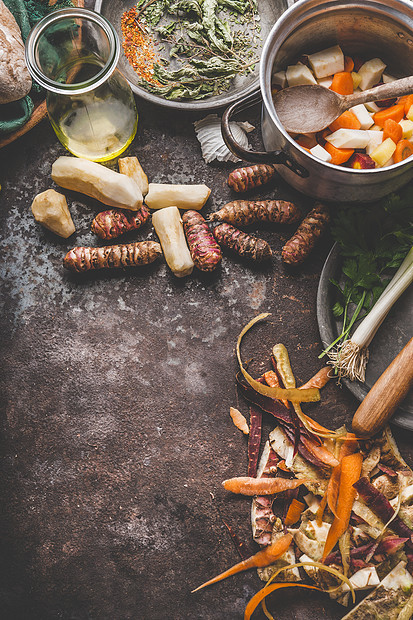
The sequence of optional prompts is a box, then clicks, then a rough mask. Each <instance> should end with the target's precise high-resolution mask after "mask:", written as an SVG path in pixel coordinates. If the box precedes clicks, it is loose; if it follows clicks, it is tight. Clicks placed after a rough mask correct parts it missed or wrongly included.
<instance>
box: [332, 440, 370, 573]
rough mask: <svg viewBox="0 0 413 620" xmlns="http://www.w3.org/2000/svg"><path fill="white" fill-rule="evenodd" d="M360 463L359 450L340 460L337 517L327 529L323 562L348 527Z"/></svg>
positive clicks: (361, 458)
mask: <svg viewBox="0 0 413 620" xmlns="http://www.w3.org/2000/svg"><path fill="white" fill-rule="evenodd" d="M362 463H363V455H362V454H361V453H360V452H356V453H355V454H348V455H347V456H344V457H343V460H342V461H341V467H340V470H341V471H340V485H339V490H338V498H337V508H336V512H337V517H335V518H334V521H333V523H332V525H331V527H330V529H329V532H328V535H327V540H326V544H325V546H324V552H323V557H322V562H324V560H325V559H326V557H327V556H328V554H329V553H330V552H331V551H332V549H333V548H334V547H335V545H336V543H337V542H338V540H339V538H340V536H341V535H342V534H344V532H345V531H346V529H347V528H348V524H349V521H350V515H351V510H352V508H353V502H354V498H355V497H356V490H355V489H354V487H353V484H355V483H356V482H357V480H358V479H359V478H360V473H361V466H362Z"/></svg>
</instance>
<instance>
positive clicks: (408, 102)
mask: <svg viewBox="0 0 413 620" xmlns="http://www.w3.org/2000/svg"><path fill="white" fill-rule="evenodd" d="M397 103H398V104H403V105H404V113H405V114H407V112H408V111H409V110H410V106H412V105H413V95H404V96H403V97H400V99H398V101H397Z"/></svg>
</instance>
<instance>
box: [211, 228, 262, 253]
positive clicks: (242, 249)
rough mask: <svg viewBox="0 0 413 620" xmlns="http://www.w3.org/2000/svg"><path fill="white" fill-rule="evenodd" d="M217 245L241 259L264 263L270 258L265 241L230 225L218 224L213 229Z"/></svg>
mask: <svg viewBox="0 0 413 620" xmlns="http://www.w3.org/2000/svg"><path fill="white" fill-rule="evenodd" d="M213 233H214V237H215V239H216V240H217V241H218V243H219V244H220V245H221V246H223V247H226V248H229V249H231V250H233V251H234V252H236V253H237V254H239V256H241V257H242V258H248V259H251V260H255V261H264V260H267V259H268V258H271V256H272V252H271V248H270V246H269V245H268V243H267V242H266V241H264V240H263V239H258V238H257V237H252V236H251V235H247V233H244V232H242V231H241V230H238V228H235V227H234V226H231V225H230V224H219V225H218V226H217V227H216V228H214V231H213Z"/></svg>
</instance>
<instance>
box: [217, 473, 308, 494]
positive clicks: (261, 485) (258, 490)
mask: <svg viewBox="0 0 413 620" xmlns="http://www.w3.org/2000/svg"><path fill="white" fill-rule="evenodd" d="M305 482H307V481H306V480H297V479H296V478H294V479H293V480H289V479H288V478H249V477H248V476H240V477H239V478H229V479H228V480H224V482H223V483H222V484H223V486H224V488H225V489H226V490H227V491H231V492H232V493H240V494H241V495H274V493H281V492H282V491H286V490H287V489H296V488H297V487H299V486H300V485H301V484H304V483H305Z"/></svg>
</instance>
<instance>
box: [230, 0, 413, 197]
mask: <svg viewBox="0 0 413 620" xmlns="http://www.w3.org/2000/svg"><path fill="white" fill-rule="evenodd" d="M337 44H339V45H340V47H341V48H342V50H343V52H344V53H345V54H348V55H350V56H351V55H358V56H361V57H364V58H366V60H368V59H370V58H375V57H378V58H381V59H382V60H383V61H384V62H385V63H386V64H387V69H386V71H387V72H388V73H389V74H391V75H394V76H395V77H403V76H405V75H413V3H412V2H411V1H410V0H364V1H363V2H354V1H351V0H301V1H300V2H297V4H294V5H293V6H292V7H290V8H289V9H288V10H287V11H286V12H285V13H284V14H283V15H282V16H281V18H280V19H279V20H278V21H277V22H276V23H275V25H274V27H273V28H272V30H271V32H270V34H269V35H268V38H267V41H266V43H265V46H264V49H263V52H262V56H261V66H260V89H259V91H256V92H255V93H253V94H252V95H250V96H249V97H248V98H246V99H243V100H241V101H239V102H237V103H235V104H233V105H231V106H230V107H229V108H227V109H226V110H225V112H224V115H223V118H222V134H223V138H224V140H225V142H226V144H227V146H228V147H229V148H230V150H231V151H232V152H233V153H234V154H235V155H237V156H238V157H240V158H241V159H243V160H245V161H249V162H256V163H271V164H274V165H275V167H276V169H277V171H278V173H279V174H280V175H281V176H282V177H283V178H284V179H285V180H286V181H287V182H288V183H289V184H290V185H292V186H293V187H295V188H296V189H298V190H299V191H301V192H303V193H304V194H307V195H309V196H312V197H314V198H317V199H319V200H327V201H328V200H331V201H335V202H337V201H339V202H360V201H365V202H369V201H372V200H377V199H378V198H381V197H382V196H385V195H387V194H389V193H390V192H392V191H395V190H397V189H399V188H400V187H401V186H402V185H405V184H406V183H408V182H409V181H410V180H411V179H412V178H413V157H410V158H409V159H407V160H406V161H403V162H400V163H398V164H393V165H392V166H388V167H385V168H377V169H375V170H353V169H351V168H344V167H341V166H334V165H332V164H329V163H325V162H323V161H321V160H320V159H317V158H316V157H314V156H313V155H311V154H310V153H308V152H307V151H305V150H304V149H303V148H301V147H300V146H299V145H298V144H297V143H296V142H295V141H294V140H293V139H292V138H291V137H290V136H289V135H288V133H287V132H286V131H285V130H284V129H283V127H282V125H281V124H280V122H279V120H278V117H277V114H276V112H275V108H274V104H273V100H272V96H271V74H272V73H273V72H275V71H281V70H282V69H285V68H286V67H287V65H289V64H294V63H296V62H297V59H298V58H299V57H300V56H301V55H302V54H311V53H314V52H317V51H320V50H322V49H325V48H328V47H331V46H333V45H337ZM259 99H262V123H261V131H262V137H263V142H264V146H265V149H266V151H265V152H257V151H247V150H245V149H243V148H242V147H241V146H240V145H239V144H238V143H237V142H236V141H235V140H234V138H233V136H232V134H231V130H230V127H229V120H230V118H231V117H232V116H233V115H234V114H235V113H237V112H240V111H241V110H243V109H245V108H246V107H249V106H250V105H252V104H253V103H256V102H257V101H258V100H259Z"/></svg>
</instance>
